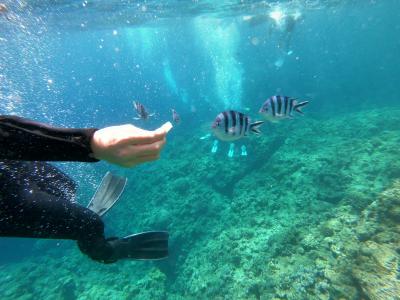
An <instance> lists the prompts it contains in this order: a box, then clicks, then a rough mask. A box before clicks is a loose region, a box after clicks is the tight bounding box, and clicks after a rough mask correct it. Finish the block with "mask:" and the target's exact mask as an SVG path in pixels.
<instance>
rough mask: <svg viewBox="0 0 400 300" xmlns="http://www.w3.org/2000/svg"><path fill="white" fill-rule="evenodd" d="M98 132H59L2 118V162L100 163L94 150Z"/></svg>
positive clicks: (57, 129)
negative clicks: (95, 135) (91, 142)
mask: <svg viewBox="0 0 400 300" xmlns="http://www.w3.org/2000/svg"><path fill="white" fill-rule="evenodd" d="M96 130H97V129H95V128H88V129H67V128H55V127H50V126H48V125H46V124H42V123H38V122H34V121H31V120H28V119H24V118H20V117H16V116H0V145H1V147H0V159H12V160H46V161H85V162H97V161H98V159H96V158H94V157H93V153H92V149H91V147H90V141H91V139H92V137H93V134H94V132H95V131H96Z"/></svg>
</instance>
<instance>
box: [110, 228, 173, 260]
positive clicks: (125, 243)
mask: <svg viewBox="0 0 400 300" xmlns="http://www.w3.org/2000/svg"><path fill="white" fill-rule="evenodd" d="M107 242H108V244H109V245H110V246H111V248H112V249H113V254H112V256H111V257H110V260H109V262H114V261H117V260H119V259H125V258H130V259H138V260H157V259H163V258H166V257H168V232H166V231H147V232H141V233H136V234H132V235H129V236H126V237H123V238H110V239H107Z"/></svg>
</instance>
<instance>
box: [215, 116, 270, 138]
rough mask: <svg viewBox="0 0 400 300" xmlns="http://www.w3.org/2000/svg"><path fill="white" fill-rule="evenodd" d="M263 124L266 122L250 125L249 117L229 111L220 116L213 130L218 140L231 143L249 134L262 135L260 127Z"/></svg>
mask: <svg viewBox="0 0 400 300" xmlns="http://www.w3.org/2000/svg"><path fill="white" fill-rule="evenodd" d="M263 123H264V121H256V122H254V123H250V118H249V117H248V116H247V115H245V114H243V113H241V112H238V111H234V110H229V111H224V112H221V113H220V114H218V115H217V117H216V118H215V121H214V123H213V124H212V126H211V128H212V131H213V132H214V134H215V136H216V137H217V138H219V139H220V140H222V141H226V142H231V141H236V140H238V139H241V138H242V137H244V136H247V135H248V134H249V132H253V133H255V134H260V133H261V131H260V129H259V127H260V126H261V125H262V124H263Z"/></svg>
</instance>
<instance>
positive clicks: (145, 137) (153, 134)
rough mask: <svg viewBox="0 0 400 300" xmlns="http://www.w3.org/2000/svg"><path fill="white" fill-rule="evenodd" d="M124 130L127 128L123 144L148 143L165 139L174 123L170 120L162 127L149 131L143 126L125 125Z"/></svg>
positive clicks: (121, 142)
mask: <svg viewBox="0 0 400 300" xmlns="http://www.w3.org/2000/svg"><path fill="white" fill-rule="evenodd" d="M124 126H125V127H123V128H122V130H125V136H124V138H123V139H122V140H121V141H120V144H121V145H146V144H152V143H154V142H157V141H160V140H163V139H164V138H165V136H166V134H167V133H168V131H170V130H171V128H172V124H171V123H170V122H167V123H165V124H164V125H162V126H161V127H160V128H158V129H156V130H154V131H149V130H144V129H141V128H137V127H135V126H132V125H124Z"/></svg>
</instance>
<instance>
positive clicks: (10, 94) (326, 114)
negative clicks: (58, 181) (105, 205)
mask: <svg viewBox="0 0 400 300" xmlns="http://www.w3.org/2000/svg"><path fill="white" fill-rule="evenodd" d="M399 20H400V1H398V0H384V1H379V0H326V1H323V0H292V1H290V0H287V1H284V0H282V1H273V0H270V1H269V0H264V1H250V0H193V1H189V0H187V1H179V0H169V1H155V0H147V1H146V0H137V1H133V0H79V1H77V0H0V112H1V115H15V116H20V117H23V118H28V119H31V120H35V121H38V122H43V123H46V124H50V125H52V126H56V127H64V128H104V127H107V126H114V125H122V124H133V125H135V126H137V127H140V128H143V129H147V130H155V129H156V128H158V127H160V126H161V125H162V124H164V123H165V122H168V121H169V122H171V124H172V125H173V128H172V129H171V130H170V131H169V133H168V135H167V142H166V144H165V146H164V148H163V150H162V152H161V156H160V158H159V159H158V160H156V161H153V162H147V163H144V164H140V165H137V166H135V167H134V168H123V167H119V166H116V165H113V164H110V163H107V162H104V161H102V162H94V163H85V162H51V164H52V165H53V166H56V167H57V168H59V169H60V170H62V171H63V172H64V173H65V174H67V175H68V176H69V177H70V178H71V179H72V180H73V181H74V182H75V183H76V186H77V191H76V195H74V197H75V199H76V201H77V202H78V203H79V204H81V205H82V206H86V205H88V203H89V201H90V200H91V199H92V196H93V194H94V193H95V192H96V190H97V187H98V186H99V184H100V182H102V178H103V176H104V175H105V174H106V173H107V172H108V171H110V172H111V173H113V174H115V175H116V176H120V177H126V178H127V182H126V185H125V190H124V192H123V193H122V194H121V195H120V197H119V200H118V202H117V203H115V205H114V206H113V207H112V209H110V211H109V212H108V213H107V214H106V215H104V217H102V220H103V221H104V224H105V233H106V236H107V237H109V236H118V237H122V236H127V235H130V234H132V233H139V232H147V231H153V230H157V231H163V232H165V231H167V232H168V234H169V246H168V252H169V255H168V258H165V259H161V260H155V261H148V260H143V261H142V260H133V259H123V260H118V261H117V262H115V263H110V264H102V263H99V262H97V261H94V260H91V259H90V258H89V257H88V256H87V255H84V254H83V253H82V252H81V251H80V248H79V247H78V245H77V243H76V241H74V240H64V239H39V238H11V237H1V238H0V298H1V299H24V300H28V299H61V300H72V299H79V300H89V299H148V300H157V299H174V300H175V299H177V300H178V299H179V300H183V299H263V300H267V299H273V300H278V299H290V300H303V299H304V300H311V299H324V300H336V299H341V300H344V299H359V300H378V299H379V300H395V299H400V147H399V146H400V99H399V93H400V82H399V79H400V55H399V54H400V22H399ZM1 147H5V145H4V144H3V145H2V146H1ZM0 177H1V174H0ZM45 180H51V179H49V178H46V179H45ZM2 190H3V191H4V190H7V186H5V187H4V186H3V187H2ZM3 191H2V192H1V193H0V196H1V195H3ZM0 210H2V208H1V207H0ZM0 224H1V223H0Z"/></svg>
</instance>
